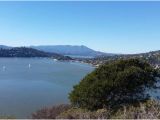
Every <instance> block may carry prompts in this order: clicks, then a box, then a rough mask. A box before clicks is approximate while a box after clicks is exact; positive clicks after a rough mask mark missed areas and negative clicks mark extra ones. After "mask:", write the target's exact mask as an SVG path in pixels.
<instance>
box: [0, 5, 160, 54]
mask: <svg viewBox="0 0 160 120" xmlns="http://www.w3.org/2000/svg"><path fill="white" fill-rule="evenodd" d="M0 44H3V45H11V46H28V45H86V46H88V47H90V48H93V49H95V50H100V51H104V52H109V53H141V52H147V51H152V50H160V2H0Z"/></svg>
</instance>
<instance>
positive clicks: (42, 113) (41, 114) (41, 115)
mask: <svg viewBox="0 0 160 120" xmlns="http://www.w3.org/2000/svg"><path fill="white" fill-rule="evenodd" d="M69 108H71V106H70V105H58V106H53V107H51V108H43V109H41V110H38V111H37V112H35V113H33V114H32V118H33V119H55V118H56V116H58V115H59V114H60V113H62V112H64V111H66V110H68V109H69Z"/></svg>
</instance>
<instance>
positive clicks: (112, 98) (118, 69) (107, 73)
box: [69, 59, 158, 110]
mask: <svg viewBox="0 0 160 120" xmlns="http://www.w3.org/2000/svg"><path fill="white" fill-rule="evenodd" d="M156 77H158V71H157V70H155V69H154V68H153V67H152V66H150V64H148V63H146V62H143V61H140V60H138V59H128V60H118V61H115V62H111V63H108V64H105V65H102V66H100V67H99V68H97V69H95V70H94V71H93V72H92V73H90V74H88V75H87V76H86V77H85V78H84V79H83V80H82V81H81V82H80V83H79V84H78V85H76V86H74V89H73V91H72V92H71V93H70V94H69V99H70V102H71V103H72V105H74V106H76V107H81V108H86V109H89V110H97V109H101V108H104V107H107V108H113V107H119V106H121V105H124V104H132V103H136V102H140V101H145V100H147V99H148V98H149V95H148V94H146V92H145V90H146V88H154V87H155V83H156V81H157V79H156Z"/></svg>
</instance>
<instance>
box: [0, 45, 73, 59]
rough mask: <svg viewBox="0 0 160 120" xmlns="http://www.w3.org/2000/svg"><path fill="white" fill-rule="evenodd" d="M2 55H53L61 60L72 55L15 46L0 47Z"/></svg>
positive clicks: (0, 54) (0, 55)
mask: <svg viewBox="0 0 160 120" xmlns="http://www.w3.org/2000/svg"><path fill="white" fill-rule="evenodd" d="M0 57H52V58H56V59H59V60H70V59H71V58H70V57H67V56H63V55H60V54H57V53H49V52H43V51H40V50H36V49H33V48H26V47H15V48H11V49H0Z"/></svg>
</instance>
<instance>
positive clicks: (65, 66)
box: [0, 58, 93, 118]
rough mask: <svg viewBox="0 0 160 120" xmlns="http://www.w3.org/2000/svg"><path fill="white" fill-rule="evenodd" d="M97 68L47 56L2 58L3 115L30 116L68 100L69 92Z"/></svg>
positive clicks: (0, 111) (0, 101) (0, 100)
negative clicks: (56, 60)
mask: <svg viewBox="0 0 160 120" xmlns="http://www.w3.org/2000/svg"><path fill="white" fill-rule="evenodd" d="M92 70H93V67H91V66H89V65H87V64H81V63H73V62H55V61H53V60H52V59H46V58H0V115H13V116H16V117H17V118H27V117H30V115H31V113H32V112H34V111H36V110H37V109H40V108H43V107H45V106H52V105H57V104H62V103H68V102H69V101H68V93H69V92H70V91H71V90H72V87H73V85H75V84H77V83H78V82H79V81H80V80H81V79H82V78H83V77H84V76H85V75H86V74H87V73H89V72H91V71H92Z"/></svg>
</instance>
